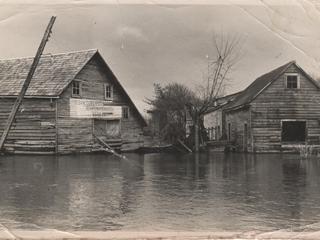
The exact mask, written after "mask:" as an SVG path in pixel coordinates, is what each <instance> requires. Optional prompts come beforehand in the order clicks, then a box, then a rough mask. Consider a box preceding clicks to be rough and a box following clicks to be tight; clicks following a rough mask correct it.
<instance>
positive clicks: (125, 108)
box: [122, 107, 129, 119]
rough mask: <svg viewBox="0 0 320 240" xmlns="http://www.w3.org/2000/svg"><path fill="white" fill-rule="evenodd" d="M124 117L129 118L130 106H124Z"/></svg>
mask: <svg viewBox="0 0 320 240" xmlns="http://www.w3.org/2000/svg"><path fill="white" fill-rule="evenodd" d="M122 117H123V118H124V119H128V118H129V108H128V107H122Z"/></svg>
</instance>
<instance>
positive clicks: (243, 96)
mask: <svg viewBox="0 0 320 240" xmlns="http://www.w3.org/2000/svg"><path fill="white" fill-rule="evenodd" d="M291 65H294V66H296V67H297V68H298V69H299V70H300V71H301V72H302V73H303V74H304V75H305V76H306V77H307V79H309V80H310V81H311V82H312V83H313V84H314V85H315V86H316V87H317V88H319V84H318V83H317V82H316V81H315V80H314V79H312V77H311V76H309V75H308V74H307V73H306V72H305V71H304V70H303V69H302V68H301V67H299V66H298V65H297V64H296V62H295V61H291V62H288V63H286V64H284V65H282V66H280V67H278V68H276V69H274V70H272V71H270V72H268V73H266V74H264V75H262V76H260V77H258V78H257V79H256V80H255V81H253V82H252V83H251V84H250V85H249V86H248V87H247V88H246V89H245V90H243V91H242V92H241V93H240V94H239V95H238V96H237V97H236V98H235V99H234V101H232V102H231V104H229V105H228V106H227V110H232V109H235V108H241V107H243V106H245V105H247V104H249V103H250V102H252V101H253V100H254V99H255V98H256V97H257V96H258V95H260V93H262V92H263V91H264V90H265V89H266V88H267V87H268V86H269V85H270V84H271V83H273V82H274V81H275V80H277V79H278V78H279V77H280V76H281V75H282V74H283V73H285V71H286V70H287V69H288V68H289V67H290V66H291Z"/></svg>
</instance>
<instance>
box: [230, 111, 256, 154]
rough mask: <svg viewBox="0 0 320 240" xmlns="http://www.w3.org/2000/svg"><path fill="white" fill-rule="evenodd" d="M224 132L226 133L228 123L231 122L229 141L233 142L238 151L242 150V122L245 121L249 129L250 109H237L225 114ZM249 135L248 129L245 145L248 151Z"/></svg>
mask: <svg viewBox="0 0 320 240" xmlns="http://www.w3.org/2000/svg"><path fill="white" fill-rule="evenodd" d="M225 123H226V124H225V130H224V132H225V134H228V123H231V139H230V140H231V142H234V143H235V144H236V146H237V148H238V150H239V151H242V150H243V144H244V142H243V141H244V140H243V139H244V124H245V123H246V124H247V126H248V129H250V110H249V109H245V110H239V111H233V112H228V113H226V115H225ZM250 143H251V135H250V131H248V138H247V145H248V151H250V150H251V148H250V147H251V146H250Z"/></svg>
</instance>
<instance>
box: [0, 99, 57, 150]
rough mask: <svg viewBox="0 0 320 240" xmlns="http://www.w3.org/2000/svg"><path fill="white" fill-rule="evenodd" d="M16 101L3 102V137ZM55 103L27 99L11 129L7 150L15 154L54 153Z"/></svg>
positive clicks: (0, 127)
mask: <svg viewBox="0 0 320 240" xmlns="http://www.w3.org/2000/svg"><path fill="white" fill-rule="evenodd" d="M14 101H15V99H13V98H2V99H0V119H1V121H0V133H1V134H2V132H3V130H4V127H5V124H6V121H7V119H8V117H9V114H10V111H11V108H12V106H13V104H14ZM55 127H56V122H55V102H54V101H51V100H50V99H24V100H23V103H22V105H21V106H20V109H19V111H18V113H17V115H16V119H15V121H14V123H13V125H12V127H11V130H10V132H9V135H8V138H7V140H6V141H5V145H4V149H5V151H8V152H14V153H24V152H26V153H54V152H55V137H56V134H55V133H56V128H55Z"/></svg>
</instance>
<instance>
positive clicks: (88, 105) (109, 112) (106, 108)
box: [70, 98, 122, 119]
mask: <svg viewBox="0 0 320 240" xmlns="http://www.w3.org/2000/svg"><path fill="white" fill-rule="evenodd" d="M70 117H73V118H94V119H120V118H121V117H122V107H121V106H110V102H107V101H101V100H91V99H77V98H70Z"/></svg>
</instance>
